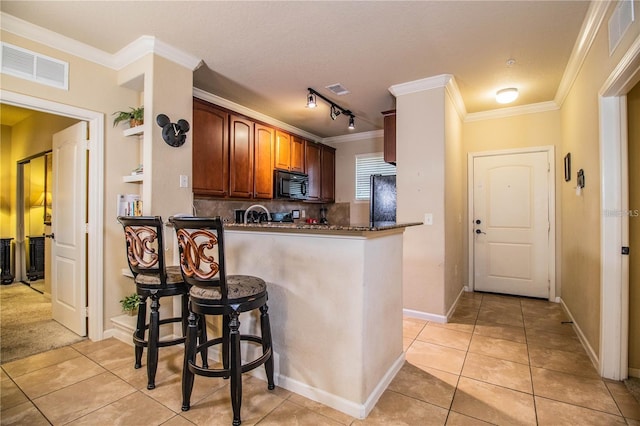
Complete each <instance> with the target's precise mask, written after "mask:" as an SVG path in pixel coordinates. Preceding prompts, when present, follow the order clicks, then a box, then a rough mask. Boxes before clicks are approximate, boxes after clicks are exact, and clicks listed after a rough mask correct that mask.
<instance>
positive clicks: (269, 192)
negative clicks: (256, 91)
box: [253, 123, 276, 199]
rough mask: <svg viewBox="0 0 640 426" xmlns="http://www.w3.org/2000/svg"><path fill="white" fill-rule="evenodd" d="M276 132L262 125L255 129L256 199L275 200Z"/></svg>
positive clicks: (254, 195) (254, 176) (254, 192)
mask: <svg viewBox="0 0 640 426" xmlns="http://www.w3.org/2000/svg"><path fill="white" fill-rule="evenodd" d="M275 134H276V131H275V130H274V129H273V128H271V127H268V126H265V125H262V124H258V123H256V124H255V127H254V145H253V146H254V150H253V152H254V154H253V155H254V174H253V179H254V191H253V197H254V198H265V199H271V198H273V157H274V155H273V148H274V141H275Z"/></svg>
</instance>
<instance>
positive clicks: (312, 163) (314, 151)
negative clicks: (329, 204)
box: [305, 141, 322, 200]
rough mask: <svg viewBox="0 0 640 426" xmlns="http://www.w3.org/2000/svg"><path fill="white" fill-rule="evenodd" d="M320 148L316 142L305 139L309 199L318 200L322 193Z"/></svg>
mask: <svg viewBox="0 0 640 426" xmlns="http://www.w3.org/2000/svg"><path fill="white" fill-rule="evenodd" d="M320 151H321V148H320V145H318V144H317V143H313V142H309V141H307V143H306V147H305V160H306V161H305V166H306V168H305V173H306V174H307V175H309V187H308V188H307V196H308V197H309V200H320V198H321V197H322V194H321V192H320V188H321V186H322V168H321V154H320Z"/></svg>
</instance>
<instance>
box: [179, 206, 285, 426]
mask: <svg viewBox="0 0 640 426" xmlns="http://www.w3.org/2000/svg"><path fill="white" fill-rule="evenodd" d="M169 222H171V223H172V224H173V226H174V228H175V231H176V235H177V238H178V246H179V248H180V266H181V268H182V269H181V270H182V276H183V278H184V281H185V282H186V283H187V284H189V285H191V289H190V291H189V326H188V328H187V341H186V343H185V358H184V368H183V369H182V398H183V399H182V410H183V411H187V410H189V408H190V399H191V392H192V390H193V382H194V378H195V376H194V375H201V376H207V377H223V378H230V381H231V383H230V387H231V406H232V409H233V425H234V426H237V425H239V424H240V423H241V420H240V407H241V405H242V373H246V372H248V371H251V370H253V369H255V368H257V367H259V366H260V365H263V364H264V366H265V371H266V375H267V388H268V389H269V390H272V389H274V388H275V385H274V382H273V354H272V346H271V327H270V325H269V314H268V306H267V299H268V296H267V286H266V284H265V282H264V280H262V279H261V278H258V277H254V276H249V275H227V274H226V270H225V260H224V233H223V224H222V221H221V220H220V218H219V217H216V218H197V217H180V218H177V217H172V218H170V219H169ZM255 309H259V310H260V332H261V336H256V335H250V334H241V333H240V331H239V328H240V320H239V316H240V313H242V312H249V311H253V310H255ZM206 315H222V324H223V327H222V337H217V338H212V339H209V340H208V341H206V342H201V343H200V344H199V345H197V342H196V337H197V331H198V325H197V323H198V319H200V321H203V320H204V318H205V316H206ZM198 317H200V318H198ZM203 328H206V326H203ZM241 342H250V343H249V344H250V345H260V346H262V355H261V356H259V357H257V358H256V359H254V360H253V361H248V362H245V363H243V361H242V358H241V356H242V354H241V351H240V347H241ZM214 345H221V354H222V368H208V367H207V366H204V365H203V366H199V365H197V364H196V354H197V353H198V352H200V351H203V350H206V349H207V348H209V347H211V346H214Z"/></svg>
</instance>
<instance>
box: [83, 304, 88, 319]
mask: <svg viewBox="0 0 640 426" xmlns="http://www.w3.org/2000/svg"><path fill="white" fill-rule="evenodd" d="M82 315H83V316H84V317H85V318H89V307H88V306H85V307H84V308H82Z"/></svg>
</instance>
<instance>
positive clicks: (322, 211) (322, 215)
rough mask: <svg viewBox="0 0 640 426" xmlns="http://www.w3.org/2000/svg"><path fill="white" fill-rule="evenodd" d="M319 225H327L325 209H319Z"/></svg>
mask: <svg viewBox="0 0 640 426" xmlns="http://www.w3.org/2000/svg"><path fill="white" fill-rule="evenodd" d="M320 223H322V224H323V225H327V224H328V223H329V221H328V220H327V209H326V208H325V207H322V208H321V209H320Z"/></svg>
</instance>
